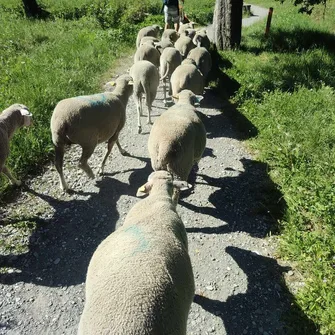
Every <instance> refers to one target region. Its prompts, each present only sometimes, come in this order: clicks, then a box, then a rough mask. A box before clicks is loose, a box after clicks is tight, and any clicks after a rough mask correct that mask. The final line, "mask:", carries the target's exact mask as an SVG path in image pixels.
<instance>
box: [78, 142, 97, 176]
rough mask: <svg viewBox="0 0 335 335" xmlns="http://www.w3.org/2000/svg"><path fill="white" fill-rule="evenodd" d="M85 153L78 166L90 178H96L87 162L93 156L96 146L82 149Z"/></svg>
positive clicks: (82, 154)
mask: <svg viewBox="0 0 335 335" xmlns="http://www.w3.org/2000/svg"><path fill="white" fill-rule="evenodd" d="M82 148H83V151H82V153H81V157H80V160H79V164H78V166H79V167H80V168H81V169H82V170H83V171H84V172H85V173H86V174H87V176H88V177H89V178H92V179H93V178H94V173H93V171H92V169H91V168H90V166H89V165H88V163H87V160H88V159H89V158H90V157H91V156H92V154H93V151H94V148H95V145H93V146H85V147H82Z"/></svg>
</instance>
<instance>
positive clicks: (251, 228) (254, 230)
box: [180, 158, 286, 237]
mask: <svg viewBox="0 0 335 335" xmlns="http://www.w3.org/2000/svg"><path fill="white" fill-rule="evenodd" d="M241 162H242V164H243V167H244V172H241V173H240V174H239V175H238V176H236V177H219V178H214V177H210V176H207V175H204V174H198V175H197V181H196V184H205V185H209V186H212V187H215V188H218V189H217V190H215V191H214V192H213V193H212V194H211V195H210V196H209V198H208V201H209V202H210V203H211V205H212V206H200V207H199V206H196V205H194V204H191V203H188V202H186V201H184V200H180V204H181V205H183V206H184V207H186V208H188V209H190V210H192V211H194V212H197V213H201V214H206V215H211V216H213V217H214V218H217V219H219V220H222V221H225V222H227V224H225V225H222V226H220V227H193V228H187V229H186V230H187V231H188V232H190V233H196V232H202V233H206V234H211V233H213V234H218V233H229V232H235V231H245V232H247V233H249V234H250V235H251V236H255V237H265V236H267V234H268V233H269V232H270V231H271V232H276V231H277V222H278V220H280V219H281V218H282V216H283V213H284V212H285V208H286V203H285V201H284V200H283V197H282V194H281V192H280V191H279V190H278V188H277V186H276V184H274V183H273V182H272V181H271V179H270V177H269V176H268V169H269V168H268V166H267V164H265V163H261V162H257V161H253V160H250V159H246V158H244V159H242V160H241ZM201 179H202V180H203V182H202V181H200V180H201Z"/></svg>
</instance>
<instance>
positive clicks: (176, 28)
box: [171, 7, 180, 31]
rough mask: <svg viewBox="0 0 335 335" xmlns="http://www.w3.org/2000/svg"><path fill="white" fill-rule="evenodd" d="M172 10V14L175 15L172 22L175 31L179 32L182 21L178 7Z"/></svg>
mask: <svg viewBox="0 0 335 335" xmlns="http://www.w3.org/2000/svg"><path fill="white" fill-rule="evenodd" d="M171 9H172V11H173V12H172V13H171V14H172V15H173V16H172V17H173V19H172V21H173V25H174V29H175V30H176V31H178V30H179V21H180V18H179V12H178V8H177V7H172V8H171Z"/></svg>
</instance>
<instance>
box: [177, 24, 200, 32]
mask: <svg viewBox="0 0 335 335" xmlns="http://www.w3.org/2000/svg"><path fill="white" fill-rule="evenodd" d="M195 24H196V23H195V22H193V21H191V22H188V23H184V24H181V25H180V27H179V29H178V33H179V34H182V33H183V32H184V31H185V30H186V29H194V25H195Z"/></svg>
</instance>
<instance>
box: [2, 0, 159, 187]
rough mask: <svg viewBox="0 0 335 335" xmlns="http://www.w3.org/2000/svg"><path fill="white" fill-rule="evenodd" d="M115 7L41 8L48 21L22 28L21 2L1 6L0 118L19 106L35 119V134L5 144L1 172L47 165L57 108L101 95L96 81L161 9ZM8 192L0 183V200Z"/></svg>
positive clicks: (144, 0)
mask: <svg viewBox="0 0 335 335" xmlns="http://www.w3.org/2000/svg"><path fill="white" fill-rule="evenodd" d="M117 1H118V2H117ZM38 2H39V3H42V1H38ZM122 3H123V2H122ZM62 4H63V5H64V7H62ZM118 4H121V1H119V0H115V1H114V2H113V1H95V2H92V1H85V0H81V1H80V0H78V1H76V2H70V1H65V0H63V1H60V2H58V1H57V2H55V1H51V0H50V1H49V0H48V1H47V0H45V1H43V8H46V10H48V11H49V12H50V13H51V16H52V18H51V19H48V20H27V19H26V18H25V15H24V11H23V9H22V6H21V1H19V0H16V1H15V0H9V1H4V0H0V19H1V22H3V23H4V24H2V30H1V32H0V72H1V74H2V75H1V76H0V110H3V109H5V108H6V107H8V106H9V105H11V104H12V103H16V102H19V103H23V104H25V105H27V106H28V107H29V109H30V110H31V112H32V113H33V118H34V126H33V127H31V128H29V129H26V128H23V129H20V130H19V131H18V132H17V133H16V134H15V136H14V137H13V139H12V141H11V154H10V157H9V159H8V166H9V167H10V168H11V170H12V171H13V173H14V174H15V175H16V176H18V177H20V176H22V175H24V174H26V173H28V172H33V171H36V169H37V168H38V167H39V166H41V163H43V162H46V161H48V160H50V158H51V156H52V154H53V148H52V142H51V136H50V130H49V123H50V117H51V113H52V110H53V108H54V107H55V105H56V104H57V102H58V101H59V100H61V99H63V98H66V97H69V96H76V95H82V94H91V93H96V92H99V91H101V77H102V76H104V77H106V76H107V75H106V73H107V72H109V73H110V71H111V68H112V67H113V63H114V61H115V60H117V59H118V58H120V57H121V56H122V55H123V54H124V53H128V52H129V50H130V48H131V47H132V46H133V45H134V42H135V39H136V32H137V30H138V29H139V28H138V27H137V26H136V25H135V23H138V22H140V23H139V26H142V25H143V24H146V22H148V21H150V19H151V16H150V15H147V13H150V12H152V13H155V14H156V13H157V12H158V11H159V9H158V8H159V7H160V2H159V1H152V0H140V1H138V2H137V4H136V6H131V4H130V2H129V3H128V4H129V5H127V6H124V5H122V6H121V5H118ZM139 7H141V8H142V11H141V14H138V11H137V9H138V8H139ZM146 11H148V12H146ZM160 17H161V18H162V15H160ZM156 19H157V16H156ZM7 185H8V181H7V179H6V178H5V177H4V176H0V192H2V191H3V190H4V188H6V187H7Z"/></svg>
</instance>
